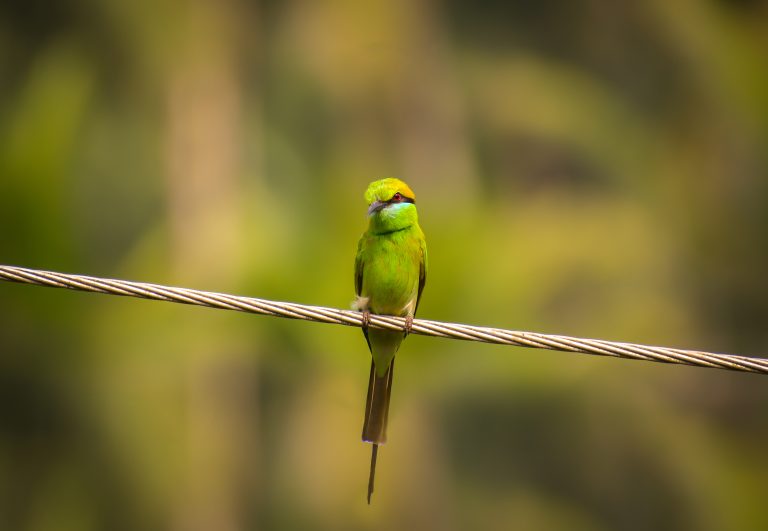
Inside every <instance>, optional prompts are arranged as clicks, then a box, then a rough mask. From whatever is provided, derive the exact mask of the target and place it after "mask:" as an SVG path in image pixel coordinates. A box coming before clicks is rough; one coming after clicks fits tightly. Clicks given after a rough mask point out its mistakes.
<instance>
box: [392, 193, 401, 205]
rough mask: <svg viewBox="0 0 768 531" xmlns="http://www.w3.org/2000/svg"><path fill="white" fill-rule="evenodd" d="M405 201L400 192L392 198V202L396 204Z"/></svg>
mask: <svg viewBox="0 0 768 531" xmlns="http://www.w3.org/2000/svg"><path fill="white" fill-rule="evenodd" d="M402 200H403V196H402V195H400V192H397V193H396V194H395V195H393V196H392V201H395V202H396V203H399V202H400V201H402Z"/></svg>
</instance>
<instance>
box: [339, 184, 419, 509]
mask: <svg viewBox="0 0 768 531" xmlns="http://www.w3.org/2000/svg"><path fill="white" fill-rule="evenodd" d="M365 200H366V202H367V203H368V230H367V231H366V232H365V233H363V235H362V237H361V238H360V242H359V243H358V245H357V256H356V257H355V293H356V294H357V298H356V299H355V302H354V303H353V307H354V308H355V309H357V310H359V311H361V312H364V317H363V322H364V326H363V334H364V335H365V339H366V341H367V342H368V349H369V350H370V351H371V357H372V359H371V375H370V377H369V380H368V397H367V399H366V401H365V420H364V421H363V441H365V442H369V443H372V444H373V448H372V449H371V469H370V475H369V478H368V503H369V504H370V503H371V494H373V482H374V476H375V473H376V455H377V453H378V449H379V444H382V443H384V442H385V441H386V439H387V415H388V412H389V397H390V393H391V392H392V372H393V369H394V365H395V354H396V353H397V350H398V349H399V348H400V343H402V341H403V339H404V338H405V336H407V335H408V332H409V331H410V327H411V323H412V322H413V316H414V315H415V314H416V309H417V308H418V306H419V299H420V298H421V292H422V290H423V289H424V282H425V280H426V276H427V244H426V242H425V241H424V233H423V232H422V231H421V227H419V223H418V218H417V214H416V205H415V201H416V196H415V195H414V193H413V192H412V191H411V189H410V188H409V187H408V185H407V184H405V183H404V182H403V181H401V180H399V179H382V180H380V181H374V182H372V183H371V184H370V185H369V186H368V190H366V192H365ZM371 313H374V314H381V315H395V316H398V317H405V318H406V326H405V332H399V331H391V330H379V329H373V328H371V329H369V328H368V326H367V323H368V321H369V319H370V314H371Z"/></svg>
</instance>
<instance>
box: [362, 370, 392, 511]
mask: <svg viewBox="0 0 768 531" xmlns="http://www.w3.org/2000/svg"><path fill="white" fill-rule="evenodd" d="M394 369H395V360H394V358H393V359H392V361H391V362H390V363H389V367H388V368H387V372H386V373H385V374H384V376H379V375H378V373H377V372H376V364H375V363H374V361H373V360H371V375H370V377H369V378H368V398H367V399H366V401H365V420H364V421H363V441H365V442H369V443H372V444H373V448H372V449H371V471H370V475H369V477H368V503H371V494H373V480H374V477H375V475H376V455H377V453H378V451H379V444H382V443H384V442H386V441H387V416H388V415H389V397H390V395H391V393H392V374H393V372H394Z"/></svg>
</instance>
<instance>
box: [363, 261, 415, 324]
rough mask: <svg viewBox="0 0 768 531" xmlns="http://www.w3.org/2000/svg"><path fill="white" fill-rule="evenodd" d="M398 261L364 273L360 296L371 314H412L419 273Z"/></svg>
mask: <svg viewBox="0 0 768 531" xmlns="http://www.w3.org/2000/svg"><path fill="white" fill-rule="evenodd" d="M411 269H413V268H408V267H405V264H403V263H400V262H399V261H396V262H394V263H393V264H389V265H384V266H379V267H372V268H370V269H367V270H366V271H365V276H364V282H363V289H362V295H363V297H368V299H369V300H368V307H369V309H370V311H371V312H373V313H377V314H387V315H407V314H409V313H412V312H413V310H414V308H413V305H414V304H415V300H416V295H417V292H418V285H419V272H418V271H413V270H411Z"/></svg>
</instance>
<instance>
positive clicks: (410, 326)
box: [403, 315, 413, 337]
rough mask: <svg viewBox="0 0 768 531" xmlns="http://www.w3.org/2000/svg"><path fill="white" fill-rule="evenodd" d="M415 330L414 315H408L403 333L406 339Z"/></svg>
mask: <svg viewBox="0 0 768 531" xmlns="http://www.w3.org/2000/svg"><path fill="white" fill-rule="evenodd" d="M412 330H413V315H407V316H406V317H405V324H404V325H403V331H404V332H405V335H406V337H407V336H408V334H410V333H411V331H412Z"/></svg>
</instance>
